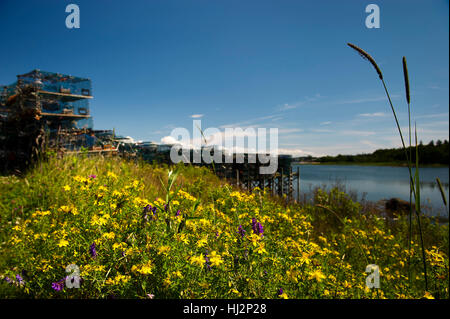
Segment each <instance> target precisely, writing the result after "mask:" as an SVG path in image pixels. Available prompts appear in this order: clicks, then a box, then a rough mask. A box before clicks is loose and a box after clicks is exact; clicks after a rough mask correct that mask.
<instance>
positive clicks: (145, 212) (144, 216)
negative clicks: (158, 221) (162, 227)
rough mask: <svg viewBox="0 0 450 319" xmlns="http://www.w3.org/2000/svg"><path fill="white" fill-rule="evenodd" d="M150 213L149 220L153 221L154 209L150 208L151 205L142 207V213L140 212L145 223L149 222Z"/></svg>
mask: <svg viewBox="0 0 450 319" xmlns="http://www.w3.org/2000/svg"><path fill="white" fill-rule="evenodd" d="M150 212H152V216H151V219H154V218H155V216H156V207H152V205H147V206H145V207H144V211H143V212H142V215H143V216H142V218H143V219H144V220H145V221H148V220H149V216H148V213H150Z"/></svg>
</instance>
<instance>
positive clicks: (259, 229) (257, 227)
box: [252, 218, 264, 235]
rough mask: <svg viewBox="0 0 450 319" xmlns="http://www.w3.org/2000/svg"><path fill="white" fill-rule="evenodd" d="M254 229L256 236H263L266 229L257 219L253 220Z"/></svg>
mask: <svg viewBox="0 0 450 319" xmlns="http://www.w3.org/2000/svg"><path fill="white" fill-rule="evenodd" d="M252 229H253V232H254V233H255V234H256V235H263V232H264V227H263V226H262V225H261V223H260V222H258V221H256V219H255V218H252Z"/></svg>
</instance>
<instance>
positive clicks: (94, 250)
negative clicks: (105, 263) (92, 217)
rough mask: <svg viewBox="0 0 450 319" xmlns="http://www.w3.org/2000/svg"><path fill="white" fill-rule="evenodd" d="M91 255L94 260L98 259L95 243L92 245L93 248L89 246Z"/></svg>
mask: <svg viewBox="0 0 450 319" xmlns="http://www.w3.org/2000/svg"><path fill="white" fill-rule="evenodd" d="M89 253H90V254H91V256H92V258H94V259H95V258H96V257H97V250H96V249H95V242H94V243H92V245H91V246H89Z"/></svg>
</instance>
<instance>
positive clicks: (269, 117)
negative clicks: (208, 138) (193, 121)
mask: <svg viewBox="0 0 450 319" xmlns="http://www.w3.org/2000/svg"><path fill="white" fill-rule="evenodd" d="M280 119H282V118H280V117H279V115H278V114H273V115H267V116H261V117H256V118H254V119H249V120H245V121H240V122H236V123H230V124H225V125H221V126H219V128H221V129H223V128H226V127H246V126H251V127H257V125H255V123H257V122H261V121H266V120H272V121H277V120H280ZM261 126H262V125H261Z"/></svg>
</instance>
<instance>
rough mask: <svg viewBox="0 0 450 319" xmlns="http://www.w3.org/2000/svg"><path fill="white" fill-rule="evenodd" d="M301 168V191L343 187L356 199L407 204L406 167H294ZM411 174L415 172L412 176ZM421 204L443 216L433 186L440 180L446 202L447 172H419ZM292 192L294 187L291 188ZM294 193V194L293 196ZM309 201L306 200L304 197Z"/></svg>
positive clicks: (431, 168) (446, 169) (425, 170)
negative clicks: (401, 200)
mask: <svg viewBox="0 0 450 319" xmlns="http://www.w3.org/2000/svg"><path fill="white" fill-rule="evenodd" d="M298 167H299V168H300V191H301V193H305V192H308V191H310V190H312V189H314V188H315V187H320V186H323V185H328V186H332V185H335V184H337V183H338V184H341V185H344V186H345V187H346V189H347V191H350V192H357V193H358V195H359V198H361V196H362V195H363V194H364V195H365V199H367V200H370V201H378V200H381V199H389V198H393V197H398V198H401V199H404V200H406V201H409V173H408V168H407V167H393V166H359V165H294V166H293V171H294V172H296V171H297V168H298ZM413 173H414V172H413ZM419 177H420V195H421V204H422V205H425V206H427V207H428V209H426V211H428V212H429V213H430V214H433V215H444V216H446V215H447V213H446V209H445V206H444V204H443V201H442V197H441V193H440V191H439V187H438V185H437V182H436V177H439V179H440V180H441V183H442V186H443V188H444V193H445V195H446V196H447V199H448V198H449V168H448V167H439V168H436V167H424V168H420V170H419ZM294 186H295V189H296V187H297V185H294ZM295 193H296V192H295ZM306 198H308V196H306Z"/></svg>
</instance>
